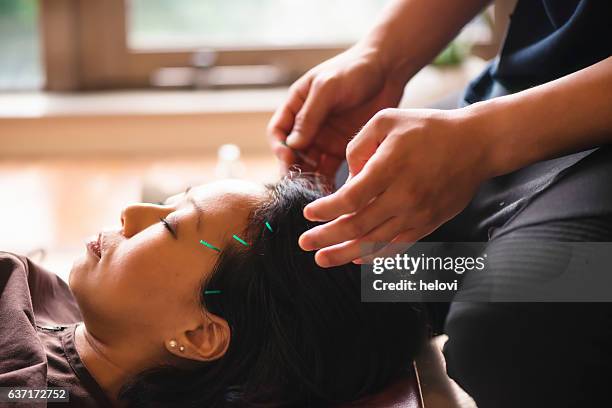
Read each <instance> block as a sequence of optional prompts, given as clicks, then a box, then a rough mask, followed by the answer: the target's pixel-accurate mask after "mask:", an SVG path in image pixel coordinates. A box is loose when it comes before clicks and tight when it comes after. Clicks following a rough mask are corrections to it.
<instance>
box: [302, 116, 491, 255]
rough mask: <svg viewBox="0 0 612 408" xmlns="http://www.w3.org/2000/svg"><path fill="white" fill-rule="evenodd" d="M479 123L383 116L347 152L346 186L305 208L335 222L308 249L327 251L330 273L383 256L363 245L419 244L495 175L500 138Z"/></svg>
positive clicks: (313, 235)
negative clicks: (336, 267)
mask: <svg viewBox="0 0 612 408" xmlns="http://www.w3.org/2000/svg"><path fill="white" fill-rule="evenodd" d="M474 123H475V122H474V121H472V120H471V119H470V116H469V115H467V114H465V113H464V110H455V111H438V110H424V109H423V110H404V109H385V110H383V111H380V112H379V113H377V114H376V115H375V116H374V117H373V118H372V119H371V120H370V121H369V122H368V123H367V124H366V125H365V127H364V128H363V129H362V130H361V131H360V132H359V133H358V134H357V136H356V137H355V138H354V139H352V140H351V141H350V143H349V144H348V146H347V161H348V165H349V180H348V181H347V183H346V184H344V185H343V186H342V187H341V188H340V189H339V190H338V191H336V192H335V193H333V194H331V195H329V196H326V197H323V198H320V199H318V200H316V201H314V202H313V203H310V204H309V205H307V206H306V207H305V208H304V216H305V217H306V218H307V219H309V220H313V221H330V220H332V221H330V222H328V223H326V224H323V225H319V226H317V227H315V228H313V229H311V230H309V231H307V232H305V233H304V234H302V236H301V237H300V239H299V244H300V246H301V247H302V249H304V250H307V251H310V250H315V249H321V248H323V249H321V250H319V251H318V252H317V254H316V256H315V260H316V262H317V264H319V265H320V266H323V267H328V266H334V265H340V264H344V263H347V262H350V261H355V262H356V263H360V262H363V261H365V260H368V259H371V257H372V256H373V255H376V254H380V253H381V251H378V252H376V253H374V254H372V253H370V254H366V253H361V252H360V251H361V248H360V247H361V245H360V244H361V243H366V242H368V243H374V242H376V243H383V242H384V243H389V242H393V243H413V242H416V241H417V240H419V239H420V238H422V237H423V236H425V235H427V234H428V233H430V232H431V231H433V230H434V229H436V228H437V227H438V226H439V225H440V224H442V223H444V222H445V221H447V220H448V219H450V218H452V217H453V216H454V215H456V214H457V213H458V212H460V211H461V210H462V209H463V208H464V207H465V206H466V205H467V203H468V202H469V201H470V199H471V198H472V196H473V194H474V192H475V190H476V189H477V187H478V185H479V184H480V183H481V182H482V181H484V180H486V179H487V178H489V177H491V176H492V174H491V170H489V169H491V168H492V167H491V166H490V165H489V162H490V160H491V159H490V157H491V155H490V152H491V151H492V143H491V141H492V139H493V138H492V137H484V136H486V134H484V132H481V131H480V130H479V129H480V128H481V126H480V125H478V126H474ZM370 246H371V245H370ZM378 248H379V249H380V247H378ZM372 251H373V250H372ZM382 252H383V253H384V249H383V250H382ZM366 255H369V256H366ZM359 258H362V259H359ZM363 258H365V259H363Z"/></svg>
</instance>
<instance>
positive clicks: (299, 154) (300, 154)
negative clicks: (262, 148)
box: [281, 140, 317, 167]
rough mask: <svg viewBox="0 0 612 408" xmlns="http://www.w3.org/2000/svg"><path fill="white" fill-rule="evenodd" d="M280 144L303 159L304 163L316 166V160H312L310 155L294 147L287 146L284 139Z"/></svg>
mask: <svg viewBox="0 0 612 408" xmlns="http://www.w3.org/2000/svg"><path fill="white" fill-rule="evenodd" d="M281 144H282V145H283V146H285V147H286V148H288V149H289V150H291V151H292V152H293V154H295V155H296V156H297V157H299V158H300V159H302V160H303V161H304V163H306V164H309V165H310V166H312V167H317V162H316V161H314V160H313V159H311V158H310V157H308V156H306V155H305V154H304V153H302V152H300V151H299V150H297V149H294V148H293V147H291V146H289V145H288V144H287V142H285V141H284V140H281Z"/></svg>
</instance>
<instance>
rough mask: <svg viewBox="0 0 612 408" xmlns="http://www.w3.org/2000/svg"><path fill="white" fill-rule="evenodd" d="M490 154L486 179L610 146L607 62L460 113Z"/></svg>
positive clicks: (611, 96) (610, 62)
mask: <svg viewBox="0 0 612 408" xmlns="http://www.w3.org/2000/svg"><path fill="white" fill-rule="evenodd" d="M460 111H463V112H462V113H463V114H462V115H461V116H462V117H465V118H466V120H467V124H466V129H467V131H468V132H469V133H472V134H474V135H478V136H477V137H479V138H480V139H479V140H477V141H476V143H481V144H482V145H484V146H485V147H486V148H488V149H489V154H488V156H489V160H490V162H489V166H488V168H489V170H490V172H489V175H490V176H491V177H493V176H497V175H500V174H505V173H509V172H511V171H513V170H516V169H519V168H521V167H524V166H526V165H529V164H531V163H535V162H538V161H541V160H546V159H550V158H554V157H560V156H562V155H564V154H569V153H572V152H577V151H580V150H584V149H587V148H591V147H595V146H598V145H602V144H608V143H612V57H610V58H607V59H606V60H604V61H601V62H599V63H597V64H595V65H592V66H590V67H588V68H585V69H582V70H580V71H578V72H575V73H573V74H571V75H567V76H565V77H563V78H560V79H557V80H555V81H551V82H549V83H546V84H543V85H540V86H537V87H534V88H531V89H528V90H525V91H522V92H518V93H516V94H513V95H509V96H504V97H500V98H495V99H492V100H490V101H485V102H479V103H476V104H474V105H471V106H468V107H466V108H463V109H461V110H460Z"/></svg>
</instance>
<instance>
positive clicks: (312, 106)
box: [286, 84, 331, 150]
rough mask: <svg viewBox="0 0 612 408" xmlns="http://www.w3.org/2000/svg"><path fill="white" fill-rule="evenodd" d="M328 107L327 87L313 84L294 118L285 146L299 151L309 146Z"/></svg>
mask: <svg viewBox="0 0 612 408" xmlns="http://www.w3.org/2000/svg"><path fill="white" fill-rule="evenodd" d="M330 106H331V95H330V92H329V87H328V86H325V85H319V86H317V85H316V84H313V86H312V87H311V88H310V92H309V93H308V96H307V97H306V101H305V102H304V105H303V106H302V108H301V109H300V111H299V112H298V114H297V115H296V117H295V123H294V125H293V129H292V130H291V133H290V134H289V136H288V137H287V141H286V142H287V145H289V147H292V148H294V149H299V150H302V149H305V148H307V147H308V146H310V145H311V143H312V141H313V140H314V138H315V135H316V134H317V133H318V131H319V128H320V126H321V123H323V121H324V120H325V117H326V116H327V114H328V113H329V110H330Z"/></svg>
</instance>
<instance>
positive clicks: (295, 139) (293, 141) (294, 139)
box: [286, 132, 300, 147]
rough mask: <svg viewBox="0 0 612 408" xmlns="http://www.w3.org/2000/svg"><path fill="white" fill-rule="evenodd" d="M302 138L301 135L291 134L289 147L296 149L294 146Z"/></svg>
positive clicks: (288, 141) (288, 140) (288, 137)
mask: <svg viewBox="0 0 612 408" xmlns="http://www.w3.org/2000/svg"><path fill="white" fill-rule="evenodd" d="M299 138H300V135H299V134H297V133H295V132H294V133H291V134H290V135H289V136H287V140H286V142H287V145H288V146H289V147H295V146H294V145H295V144H296V143H297V142H298V139H299Z"/></svg>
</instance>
